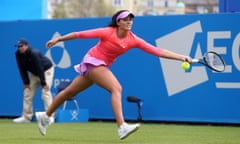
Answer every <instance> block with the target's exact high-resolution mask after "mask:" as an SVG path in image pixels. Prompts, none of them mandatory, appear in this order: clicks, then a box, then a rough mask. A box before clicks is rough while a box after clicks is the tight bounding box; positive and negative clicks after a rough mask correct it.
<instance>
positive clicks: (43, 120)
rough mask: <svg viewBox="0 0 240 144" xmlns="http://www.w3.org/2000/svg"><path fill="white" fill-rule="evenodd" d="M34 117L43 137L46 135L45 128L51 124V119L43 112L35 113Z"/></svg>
mask: <svg viewBox="0 0 240 144" xmlns="http://www.w3.org/2000/svg"><path fill="white" fill-rule="evenodd" d="M35 115H36V118H37V122H38V128H39V131H40V133H41V134H42V135H43V136H44V135H46V133H47V127H48V126H49V125H50V124H51V119H50V118H49V117H48V116H47V115H46V113H45V112H36V113H35Z"/></svg>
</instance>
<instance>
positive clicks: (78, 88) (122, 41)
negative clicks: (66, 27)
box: [36, 10, 192, 139]
mask: <svg viewBox="0 0 240 144" xmlns="http://www.w3.org/2000/svg"><path fill="white" fill-rule="evenodd" d="M133 18H134V15H133V14H132V13H131V12H129V11H128V10H120V11H118V12H116V13H115V14H114V15H113V16H112V21H111V22H110V24H109V25H108V27H103V28H96V29H91V30H86V31H79V32H71V33H69V34H66V35H64V36H62V37H57V38H54V39H52V40H49V41H48V42H47V43H46V47H47V48H51V47H52V46H54V45H55V44H56V43H58V42H60V41H66V40H72V39H81V38H84V39H86V38H89V39H90V38H97V39H99V42H98V43H97V44H96V45H95V46H94V47H92V48H91V49H90V50H89V51H88V52H87V54H86V55H85V56H84V58H83V60H82V62H81V63H80V64H79V65H76V66H75V67H74V68H75V70H76V71H77V72H78V73H79V75H78V76H76V78H75V79H74V80H73V81H72V83H71V84H70V85H69V86H68V87H67V88H66V89H64V90H63V91H61V92H60V93H59V94H58V95H57V96H56V97H55V98H54V100H53V102H52V104H51V105H50V107H49V108H48V109H47V110H46V112H36V117H37V121H38V127H39V130H40V132H41V134H42V135H45V134H46V129H47V127H48V126H49V117H50V116H51V115H52V114H53V113H54V112H55V111H56V110H57V108H58V107H59V106H60V105H61V104H62V103H63V102H64V101H65V100H67V99H69V98H71V97H74V96H75V95H77V94H78V93H80V92H82V91H84V90H85V89H87V88H88V87H90V86H92V85H93V84H97V85H99V86H100V87H102V88H104V89H106V90H107V91H108V92H109V93H110V95H111V104H112V109H113V113H114V115H115V118H116V122H117V126H118V135H119V138H120V139H124V138H126V137H127V136H128V135H129V134H131V133H132V132H134V131H136V130H137V129H138V128H139V127H140V125H139V124H127V123H126V122H125V121H124V116H123V112H122V87H121V84H120V83H119V81H118V79H117V78H116V77H115V75H114V74H113V73H112V72H111V70H110V69H109V67H110V66H111V65H112V63H113V62H114V61H115V60H116V58H117V57H118V56H120V55H122V54H124V53H126V52H127V51H128V50H130V49H132V48H139V49H141V50H143V51H145V52H147V53H150V54H152V55H154V56H157V57H162V58H168V59H173V60H179V61H185V60H187V61H188V62H190V63H191V61H192V59H191V57H189V56H185V55H181V54H177V53H174V52H171V51H168V50H166V49H158V48H156V47H155V46H153V45H151V44H149V43H147V42H146V41H144V40H143V39H141V38H140V37H138V36H137V35H135V34H134V33H133V32H132V31H131V28H132V24H133Z"/></svg>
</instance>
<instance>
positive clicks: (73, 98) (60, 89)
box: [57, 81, 79, 110]
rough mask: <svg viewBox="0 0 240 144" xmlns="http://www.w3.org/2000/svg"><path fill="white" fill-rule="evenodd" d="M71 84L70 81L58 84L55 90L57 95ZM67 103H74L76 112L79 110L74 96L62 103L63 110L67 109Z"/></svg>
mask: <svg viewBox="0 0 240 144" xmlns="http://www.w3.org/2000/svg"><path fill="white" fill-rule="evenodd" d="M70 84H71V81H61V82H60V84H59V85H58V87H57V89H58V91H57V93H59V92H61V91H62V90H64V89H65V88H66V87H67V86H69V85H70ZM68 101H72V102H74V104H75V106H76V108H77V110H79V105H78V102H77V99H76V96H74V97H72V98H70V99H67V100H66V101H65V102H64V103H63V110H65V109H66V107H67V102H68Z"/></svg>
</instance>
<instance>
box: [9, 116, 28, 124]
mask: <svg viewBox="0 0 240 144" xmlns="http://www.w3.org/2000/svg"><path fill="white" fill-rule="evenodd" d="M13 122H15V123H29V122H31V121H30V120H29V119H27V118H25V117H24V116H21V117H18V118H15V119H14V120H13Z"/></svg>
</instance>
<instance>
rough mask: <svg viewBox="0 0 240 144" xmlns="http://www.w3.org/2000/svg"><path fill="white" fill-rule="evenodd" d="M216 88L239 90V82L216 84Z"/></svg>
mask: <svg viewBox="0 0 240 144" xmlns="http://www.w3.org/2000/svg"><path fill="white" fill-rule="evenodd" d="M216 87H217V88H240V82H216Z"/></svg>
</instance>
